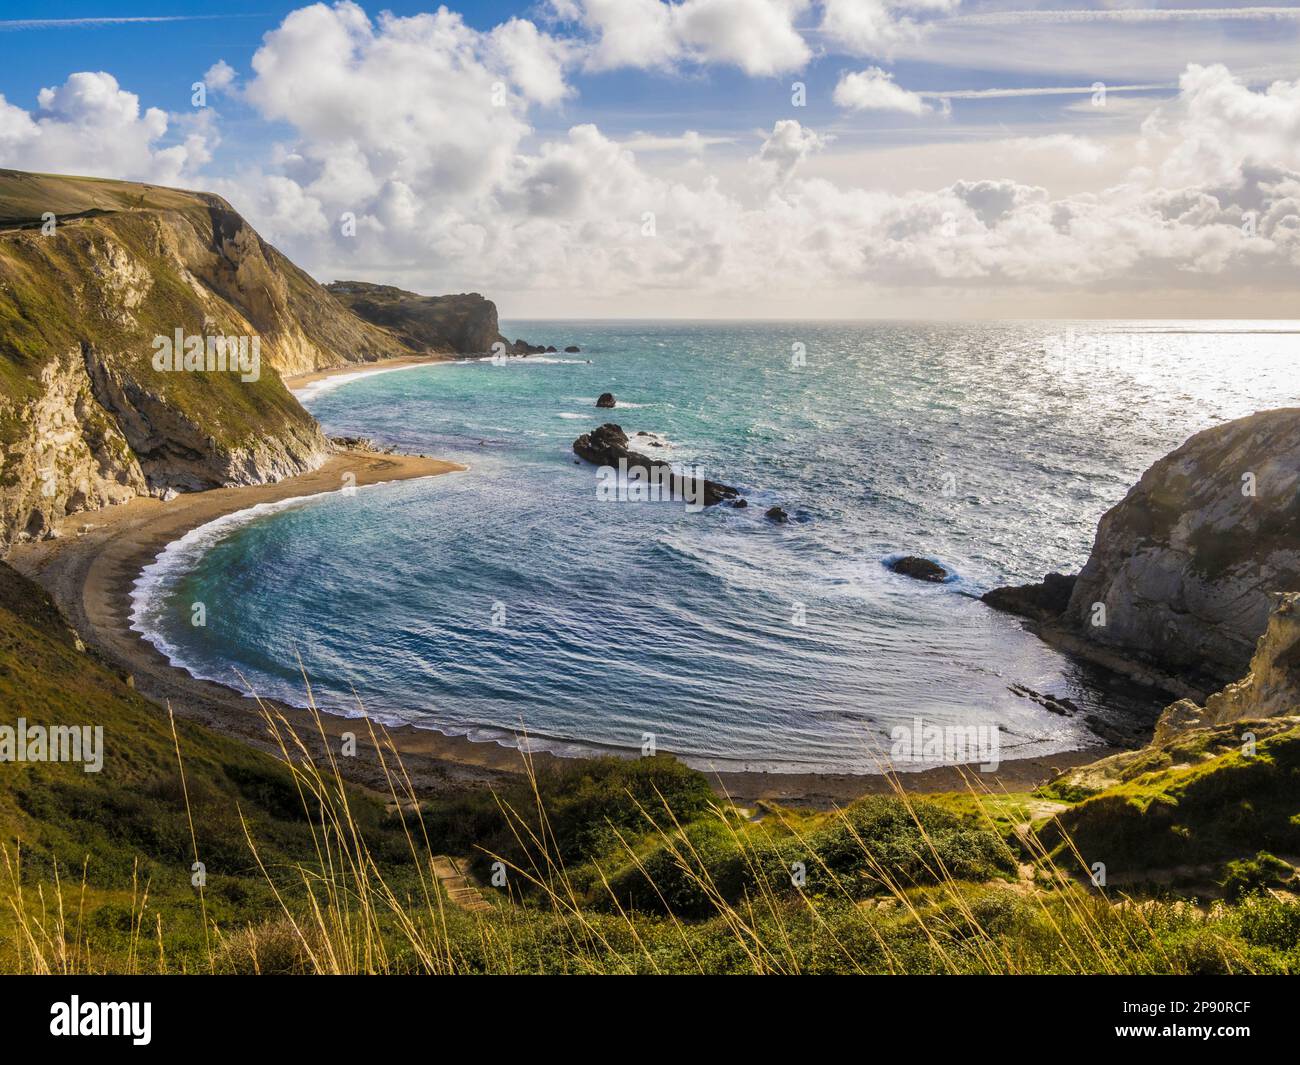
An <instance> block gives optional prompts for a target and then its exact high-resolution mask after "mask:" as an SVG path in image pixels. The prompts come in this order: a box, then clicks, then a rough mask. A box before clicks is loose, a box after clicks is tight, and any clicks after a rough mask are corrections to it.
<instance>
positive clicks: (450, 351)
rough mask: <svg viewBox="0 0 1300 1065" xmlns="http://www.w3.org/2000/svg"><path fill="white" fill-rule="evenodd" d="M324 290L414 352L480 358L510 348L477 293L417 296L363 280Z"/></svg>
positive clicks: (491, 310) (339, 283) (492, 306)
mask: <svg viewBox="0 0 1300 1065" xmlns="http://www.w3.org/2000/svg"><path fill="white" fill-rule="evenodd" d="M326 287H327V288H328V289H329V291H330V293H331V294H332V295H333V296H334V298H335V299H337V300H338V301H339V302H340V303H342V304H343V305H344V306H345V307H347V308H348V310H350V311H351V312H352V313H353V314H355V315H357V316H358V317H359V318H362V319H364V320H365V321H367V322H370V323H372V324H374V325H377V326H380V327H382V328H384V329H386V330H388V331H389V332H390V333H391V334H392V335H393V336H395V337H396V338H397V339H398V340H400V341H401V342H402V343H403V344H404V345H405V346H406V347H407V348H409V349H410V350H411V351H413V352H415V353H417V354H434V355H485V354H489V353H491V352H492V349H493V345H495V344H503V345H505V346H506V347H507V348H509V346H510V345H509V344H507V342H506V339H505V337H503V336H502V335H501V332H500V330H499V329H498V327H497V308H496V304H494V303H493V302H492V301H491V300H489V299H484V298H483V297H482V296H481V295H479V294H478V293H477V292H466V293H462V294H460V295H455V296H421V295H419V294H418V293H415V292H407V291H406V290H405V289H400V288H396V287H395V286H393V285H372V284H370V283H369V282H366V281H335V282H334V283H333V284H330V285H327V286H326ZM520 343H522V341H516V345H518V344H520Z"/></svg>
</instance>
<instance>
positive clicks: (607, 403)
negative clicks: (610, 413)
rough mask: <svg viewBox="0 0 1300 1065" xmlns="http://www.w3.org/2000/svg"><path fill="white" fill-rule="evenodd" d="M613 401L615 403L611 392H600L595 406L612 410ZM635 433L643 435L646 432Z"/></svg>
mask: <svg viewBox="0 0 1300 1065" xmlns="http://www.w3.org/2000/svg"><path fill="white" fill-rule="evenodd" d="M614 403H615V399H614V393H613V392H602V393H601V394H600V395H599V396H597V397H596V406H598V407H604V408H605V409H607V410H612V409H613V407H614ZM637 435H638V436H643V435H646V434H644V433H638V434H637Z"/></svg>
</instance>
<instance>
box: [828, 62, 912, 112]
mask: <svg viewBox="0 0 1300 1065" xmlns="http://www.w3.org/2000/svg"><path fill="white" fill-rule="evenodd" d="M833 99H834V101H835V103H836V104H837V105H838V106H840V107H846V108H850V109H852V110H855V111H902V112H904V113H905V114H909V115H923V114H926V113H927V112H928V111H931V110H932V108H931V107H930V105H929V104H927V103H926V102H925V100H924V98H922V97H921V96H920V95H919V94H917V93H914V92H910V91H908V90H907V89H904V88H903V87H902V86H900V85H897V84H896V83H895V82H894V76H893V75H892V74H888V73H886V72H885V71H883V70H881V69H880V68H879V67H868V68H867V69H866V70H862V71H858V72H857V73H853V74H845V75H844V76H843V77H841V78H840V81H839V84H838V85H836V86H835V92H834V95H833Z"/></svg>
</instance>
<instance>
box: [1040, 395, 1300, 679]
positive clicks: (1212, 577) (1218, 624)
mask: <svg viewBox="0 0 1300 1065" xmlns="http://www.w3.org/2000/svg"><path fill="white" fill-rule="evenodd" d="M1296 590H1300V408H1294V407H1292V408H1287V409H1282V410H1273V411H1266V412H1264V413H1261V414H1253V415H1251V416H1250V417H1247V418H1239V419H1237V420H1236V421H1232V422H1227V423H1226V424H1224V425H1218V426H1215V427H1214V428H1212V429H1207V430H1205V431H1204V432H1201V433H1197V434H1196V435H1195V436H1193V437H1192V438H1191V439H1190V440H1188V441H1187V442H1186V443H1185V444H1183V446H1182V447H1180V448H1178V450H1176V451H1174V452H1172V453H1171V454H1169V455H1167V456H1165V457H1164V458H1162V459H1160V460H1159V461H1158V462H1157V463H1156V464H1155V465H1154V466H1152V467H1151V468H1150V469H1149V470H1147V472H1146V473H1144V474H1143V475H1142V479H1141V481H1139V482H1138V484H1137V485H1136V486H1135V487H1134V488H1133V489H1131V490H1130V491H1129V493H1128V495H1127V496H1125V497H1124V499H1123V500H1122V501H1121V502H1120V503H1119V504H1117V505H1116V506H1115V507H1113V508H1112V509H1111V510H1109V511H1108V512H1107V513H1106V514H1105V516H1104V517H1102V519H1101V523H1100V525H1099V526H1098V528H1097V538H1096V541H1095V543H1094V545H1093V549H1092V555H1091V556H1090V557H1089V559H1088V563H1087V565H1085V566H1084V567H1083V571H1082V572H1081V573H1080V574H1079V580H1078V582H1077V584H1076V585H1075V587H1074V589H1073V592H1072V594H1071V596H1070V602H1069V605H1068V607H1067V609H1066V612H1065V618H1064V621H1065V622H1066V623H1067V624H1068V625H1070V626H1071V627H1072V628H1073V629H1074V630H1075V631H1077V632H1078V633H1079V634H1080V635H1081V636H1083V637H1084V638H1085V639H1087V640H1089V641H1092V642H1095V643H1097V644H1101V645H1104V646H1107V647H1111V648H1115V649H1117V650H1120V651H1123V652H1127V653H1130V654H1136V655H1137V656H1139V657H1141V658H1143V659H1145V660H1147V661H1150V662H1153V663H1154V664H1156V665H1157V666H1160V667H1162V668H1163V669H1166V670H1168V671H1170V672H1172V673H1174V674H1176V675H1184V676H1186V675H1196V674H1200V675H1203V676H1205V677H1207V678H1208V679H1211V680H1214V681H1217V682H1218V683H1220V684H1222V683H1225V682H1228V681H1233V680H1236V679H1237V678H1239V677H1241V676H1242V675H1243V674H1244V673H1245V672H1246V669H1247V667H1248V665H1249V663H1250V658H1251V653H1252V650H1253V649H1254V647H1255V641H1256V640H1257V639H1258V638H1259V636H1260V634H1261V633H1263V632H1264V629H1265V627H1266V626H1267V623H1268V618H1269V612H1270V610H1271V609H1272V606H1273V601H1272V599H1271V597H1270V593H1273V592H1289V591H1296ZM1097 604H1101V605H1103V606H1104V608H1105V614H1104V619H1103V620H1104V624H1094V623H1093V622H1094V619H1096V618H1100V617H1101V613H1100V611H1098V610H1097V606H1096V605H1097Z"/></svg>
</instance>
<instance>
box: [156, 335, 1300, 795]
mask: <svg viewBox="0 0 1300 1065" xmlns="http://www.w3.org/2000/svg"><path fill="white" fill-rule="evenodd" d="M1289 328H1290V326H1289V325H1287V324H1285V323H1284V324H1275V323H1260V324H1258V325H1257V326H1255V327H1254V328H1253V329H1252V327H1251V326H1250V325H1249V324H1243V323H1232V324H1230V325H1216V324H1214V323H1182V324H1170V323H1131V322H1125V323H1119V322H1111V323H1091V324H1089V323H1076V324H1073V325H1071V324H1069V323H1050V324H1048V323H1042V324H1032V323H1029V324H1026V323H1001V324H999V323H993V324H937V323H860V324H841V323H833V324H827V323H817V324H813V323H789V324H780V323H778V324H773V323H762V324H755V325H736V324H730V323H727V324H721V323H719V324H707V323H703V324H701V323H648V322H647V323H641V322H623V323H593V322H510V323H507V326H506V331H507V333H508V335H510V336H511V337H514V336H524V337H527V338H528V339H529V340H531V341H533V342H540V343H544V344H555V345H556V346H558V347H563V346H564V345H566V344H569V343H577V344H580V345H581V347H582V354H581V355H560V356H553V357H547V358H545V359H540V358H529V359H523V360H512V361H510V362H509V363H508V364H506V365H504V366H498V365H493V364H492V363H490V362H486V361H463V362H458V363H452V364H445V365H436V366H423V367H418V368H414V369H403V370H400V371H394V372H391V373H383V374H375V375H371V376H366V377H363V378H361V379H354V380H351V381H348V382H345V383H343V384H336V383H335V382H330V383H328V384H326V385H324V386H322V387H318V388H315V389H312V390H310V391H309V392H308V393H307V394H304V396H303V397H302V398H303V399H304V402H306V403H307V405H308V407H309V408H310V409H311V410H312V411H313V413H314V414H315V415H316V416H317V418H319V419H320V421H321V422H322V423H323V424H324V425H325V427H326V428H327V430H328V431H329V432H331V433H335V434H348V435H364V436H369V437H371V438H373V439H375V440H377V441H380V442H382V443H386V444H394V445H396V446H397V447H398V448H399V449H401V450H410V451H417V452H424V453H429V454H434V455H437V456H439V457H446V458H452V459H456V460H459V461H461V462H466V463H468V464H469V465H470V467H471V468H470V470H469V471H468V472H467V473H463V474H454V475H449V476H443V477H439V478H434V479H430V480H423V481H415V482H406V483H401V484H392V485H382V486H377V487H372V488H365V489H361V490H358V491H356V492H355V493H352V494H350V495H346V496H345V495H339V494H331V495H328V496H322V497H317V498H313V499H309V500H305V501H302V502H298V503H292V504H289V505H277V506H276V507H274V508H270V509H263V510H260V511H257V512H255V513H245V514H243V515H240V516H238V517H237V518H234V519H226V520H223V522H221V523H217V524H215V525H214V526H211V527H205V529H204V530H200V531H199V532H198V533H196V534H194V535H192V536H191V537H190V538H187V541H186V542H183V543H181V544H178V545H173V547H172V548H170V549H169V550H168V552H166V553H165V554H164V556H163V557H162V558H161V559H160V560H159V562H158V563H156V564H155V566H154V567H152V568H151V570H150V571H149V572H147V573H146V575H145V577H144V579H143V581H142V583H141V585H140V586H139V588H138V591H137V606H136V624H137V627H139V628H141V629H142V630H143V631H145V632H146V633H148V634H149V636H150V638H151V639H153V640H154V641H155V643H157V644H158V645H159V646H160V648H162V649H163V650H164V651H165V652H166V653H167V654H169V655H170V656H171V657H172V658H173V660H175V661H178V662H179V663H181V664H184V665H185V666H186V667H187V668H189V669H190V670H191V671H193V672H195V673H196V674H199V675H201V676H204V677H209V678H212V679H216V680H221V681H224V682H225V683H228V684H231V685H232V686H234V687H238V688H244V687H245V685H244V684H243V683H242V682H241V680H240V676H241V675H242V676H243V677H246V678H247V680H248V682H249V684H251V685H252V687H253V688H255V689H256V690H257V691H258V692H259V693H260V694H263V695H273V696H277V697H280V698H283V699H286V700H289V701H296V702H301V701H302V698H303V682H302V678H301V676H300V674H299V667H298V656H301V661H302V664H303V667H304V668H305V669H306V672H307V674H308V675H309V676H310V678H311V681H312V684H313V686H314V689H315V691H316V694H317V698H318V699H319V700H320V701H321V702H322V704H323V705H326V706H330V707H332V708H336V709H340V710H343V711H348V710H352V711H355V709H356V707H357V705H358V700H359V701H361V702H363V703H364V705H365V707H366V708H367V709H368V710H369V711H370V712H371V713H373V714H375V715H376V716H378V717H381V718H383V719H384V720H389V721H403V722H411V723H415V724H419V725H424V726H427V727H431V728H437V729H439V730H442V731H445V732H448V733H452V734H465V735H469V736H472V737H476V738H482V739H495V740H498V741H501V742H509V741H510V734H511V731H512V730H517V729H520V728H521V727H522V728H523V729H524V730H526V731H527V733H528V734H529V736H530V737H531V740H530V742H532V743H533V744H535V745H539V746H543V747H546V748H549V749H553V750H558V751H561V752H567V753H578V752H581V751H587V750H591V749H598V748H600V747H605V746H611V747H617V748H639V747H640V746H641V745H642V743H643V740H644V737H645V736H646V735H647V734H651V735H653V737H654V742H655V744H656V745H657V747H658V749H660V750H669V751H673V752H676V753H678V754H681V755H683V756H685V757H687V759H688V760H689V761H692V762H693V763H694V764H697V765H701V766H710V765H713V766H717V767H719V768H741V767H748V768H763V769H773V770H778V771H791V772H793V771H808V770H839V771H867V770H872V769H875V768H878V766H879V765H880V763H881V761H882V760H887V759H888V753H889V749H890V742H889V734H890V730H891V728H892V727H894V726H896V725H899V724H905V723H908V722H910V721H911V720H912V719H913V718H914V717H917V716H919V717H921V718H923V719H924V720H925V721H926V722H927V723H931V724H938V725H945V724H971V723H976V724H984V725H990V726H992V725H996V726H999V727H1000V728H1001V729H1002V730H1003V731H1002V733H1001V735H1002V744H1001V746H1002V756H1003V757H1004V758H1007V757H1017V756H1028V755H1036V754H1047V753H1052V752H1055V751H1060V750H1066V749H1074V748H1078V747H1081V746H1087V745H1091V744H1096V743H1097V742H1099V741H1098V740H1097V737H1096V736H1095V735H1094V733H1093V731H1092V730H1091V729H1090V727H1089V725H1088V723H1087V721H1086V717H1087V716H1088V715H1089V714H1093V715H1097V716H1098V717H1100V718H1102V719H1105V720H1107V721H1110V722H1116V721H1118V722H1129V723H1131V722H1134V721H1137V720H1142V719H1149V717H1150V715H1151V713H1152V712H1153V709H1154V707H1153V704H1152V703H1151V701H1150V700H1142V699H1135V698H1133V697H1132V695H1131V694H1130V693H1127V692H1124V691H1122V690H1114V689H1112V688H1111V687H1110V686H1109V685H1108V684H1107V683H1106V682H1105V678H1102V677H1100V676H1098V674H1097V673H1096V672H1094V671H1092V670H1089V669H1087V668H1084V667H1081V666H1079V665H1078V664H1075V663H1073V662H1071V661H1070V660H1069V659H1067V658H1065V657H1064V656H1062V655H1061V654H1059V653H1057V652H1056V651H1054V650H1052V649H1051V648H1048V647H1046V646H1045V645H1043V644H1042V643H1041V642H1039V641H1038V640H1037V639H1036V638H1034V637H1032V636H1030V635H1028V634H1027V633H1025V632H1024V631H1023V630H1022V628H1021V627H1020V625H1019V623H1018V622H1016V621H1015V620H1014V619H1012V618H1009V617H1006V616H1003V615H999V614H996V613H994V612H992V611H990V610H988V609H987V608H986V607H984V606H983V605H982V604H981V603H979V602H978V601H977V600H975V599H973V598H971V596H974V595H978V594H979V593H980V592H982V591H984V590H987V589H988V588H990V587H993V586H996V585H999V584H1004V583H1008V582H1016V581H1025V580H1032V579H1038V578H1040V577H1041V575H1042V574H1043V573H1045V572H1047V571H1049V570H1069V571H1073V570H1077V569H1078V567H1079V566H1080V565H1081V564H1082V563H1083V561H1084V560H1085V559H1086V557H1087V553H1088V549H1089V547H1090V545H1091V540H1092V536H1093V533H1094V530H1095V527H1096V522H1097V519H1098V518H1099V517H1100V516H1101V514H1102V513H1103V512H1104V511H1105V510H1106V509H1107V508H1108V507H1109V506H1111V505H1113V504H1114V503H1115V502H1117V501H1118V500H1119V499H1120V498H1122V496H1123V495H1124V493H1125V492H1126V491H1127V489H1128V488H1129V486H1130V485H1131V484H1132V483H1133V482H1134V481H1135V480H1136V479H1137V477H1138V476H1139V475H1140V474H1141V472H1142V471H1143V470H1144V469H1145V468H1146V467H1147V466H1149V465H1150V463H1151V462H1152V461H1154V460H1155V459H1156V458H1158V457H1160V456H1161V455H1163V454H1164V453H1166V452H1167V451H1169V450H1170V449H1172V448H1173V447H1176V446H1177V445H1178V444H1180V443H1181V442H1182V441H1183V440H1184V439H1185V438H1186V437H1187V436H1188V435H1190V434H1191V433H1192V432H1194V431H1196V430H1199V429H1202V428H1205V427H1208V426H1210V425H1213V424H1216V423H1217V422H1220V421H1222V420H1225V419H1228V418H1232V417H1237V416H1240V415H1242V414H1247V413H1250V412H1252V411H1254V410H1258V409H1264V408H1267V407H1276V406H1284V405H1292V404H1296V403H1297V402H1298V401H1300V373H1297V371H1296V367H1297V365H1298V363H1297V355H1300V336H1297V335H1296V334H1295V333H1292V332H1288V331H1287V330H1288V329H1289ZM795 345H803V350H804V359H805V361H804V364H803V365H794V363H795V362H797V361H798V359H797V353H798V349H797V348H796V347H795ZM588 360H590V362H588ZM604 391H613V392H614V393H616V394H617V396H618V397H619V407H618V408H617V409H616V410H615V411H612V412H610V411H600V410H597V409H596V408H595V406H594V403H595V398H596V396H597V395H598V394H599V393H601V392H604ZM607 420H613V421H617V422H618V423H620V424H621V425H622V426H623V427H624V429H626V430H627V431H629V433H636V432H637V431H638V430H646V431H649V432H653V433H654V434H656V439H659V440H661V441H662V442H664V444H665V446H664V447H663V448H662V449H653V448H650V447H648V446H647V447H646V448H645V450H647V451H648V452H650V453H659V454H663V455H664V456H665V457H667V458H669V459H670V460H672V461H674V462H679V463H689V464H699V466H700V467H701V468H702V469H703V472H704V473H705V474H706V475H707V476H709V477H712V478H714V479H717V480H721V481H724V482H726V483H729V484H733V485H737V486H739V487H740V488H741V489H742V490H743V492H744V494H745V495H746V496H747V497H748V499H749V503H750V506H749V508H748V509H746V510H732V509H729V508H721V507H719V508H711V509H709V510H707V511H705V512H703V513H687V512H686V511H685V510H684V509H683V508H682V507H681V506H680V505H674V504H665V503H660V504H655V503H636V502H610V501H599V500H598V499H597V495H596V484H597V481H596V474H595V471H594V469H593V468H591V467H590V466H587V465H575V463H574V458H573V455H572V453H571V451H570V445H571V444H572V441H573V438H574V437H575V436H576V435H577V434H578V433H579V432H583V431H586V430H588V429H590V428H593V427H595V426H596V425H598V424H600V423H601V422H602V421H607ZM774 503H779V504H780V505H782V506H783V507H785V508H786V509H787V510H788V511H790V513H791V514H792V516H793V520H792V521H791V522H790V523H789V524H787V525H774V524H772V523H770V522H768V521H766V520H765V519H764V517H763V511H764V510H765V509H766V508H767V507H768V506H770V505H772V504H774ZM901 553H912V554H922V555H926V556H928V557H931V558H934V559H936V560H938V561H939V562H941V563H942V564H943V565H944V566H946V567H947V568H948V569H949V570H950V571H952V572H953V573H954V574H955V576H954V578H953V579H952V580H951V581H949V582H948V583H946V584H943V585H925V584H920V583H917V582H915V581H911V580H908V579H907V578H904V577H900V576H897V575H895V574H893V573H890V572H889V571H888V570H887V569H886V568H885V566H884V565H883V562H884V561H885V560H887V559H889V558H891V557H893V556H895V555H898V554H901ZM199 601H201V602H203V603H204V604H205V606H206V610H207V624H206V626H205V627H196V626H193V625H191V624H190V621H191V606H192V604H193V603H195V602H199ZM1012 684H1020V685H1025V686H1027V687H1029V688H1032V689H1034V690H1036V691H1040V692H1046V693H1050V694H1052V695H1055V696H1058V697H1068V698H1071V699H1073V700H1074V701H1075V702H1076V703H1077V704H1079V706H1080V707H1081V712H1080V713H1077V714H1074V715H1073V716H1061V715H1058V714H1054V713H1050V712H1048V711H1047V710H1045V709H1044V708H1042V707H1041V706H1039V705H1038V704H1037V703H1035V702H1033V701H1031V700H1029V699H1027V698H1024V697H1022V696H1020V695H1017V694H1015V693H1014V692H1012V691H1011V690H1010V688H1009V686H1010V685H1012ZM899 768H913V766H912V765H902V766H899Z"/></svg>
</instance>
